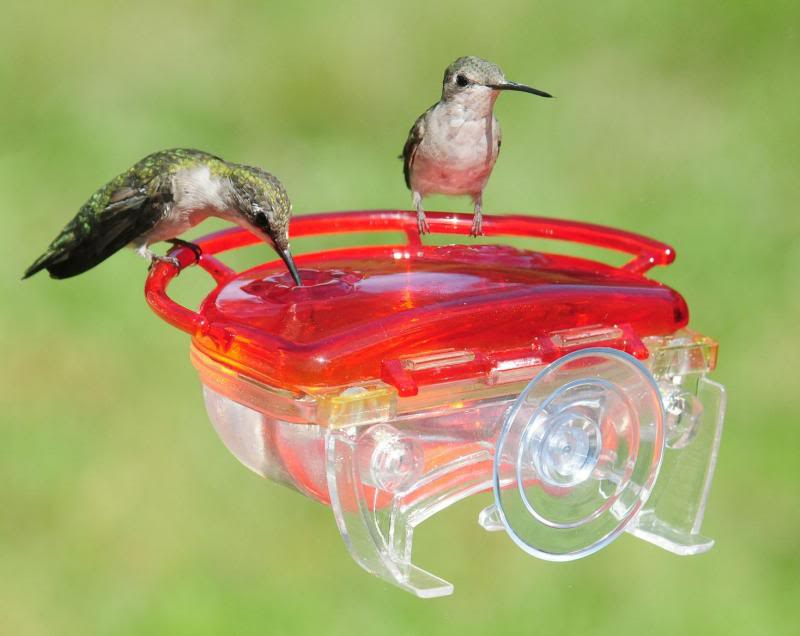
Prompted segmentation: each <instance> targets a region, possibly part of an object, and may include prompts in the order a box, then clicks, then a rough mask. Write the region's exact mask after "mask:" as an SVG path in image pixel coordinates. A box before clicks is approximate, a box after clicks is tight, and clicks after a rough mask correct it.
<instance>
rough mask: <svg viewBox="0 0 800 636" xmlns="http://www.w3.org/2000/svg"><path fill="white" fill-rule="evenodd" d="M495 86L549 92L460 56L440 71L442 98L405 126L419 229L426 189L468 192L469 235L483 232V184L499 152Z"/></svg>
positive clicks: (406, 166) (423, 229)
mask: <svg viewBox="0 0 800 636" xmlns="http://www.w3.org/2000/svg"><path fill="white" fill-rule="evenodd" d="M500 91H523V92H525V93H532V94H533V95H539V96H541V97H552V95H550V93H545V92H544V91H540V90H539V89H537V88H532V87H530V86H526V85H525V84H517V83H516V82H511V81H508V80H507V79H506V77H505V75H504V74H503V71H501V70H500V67H498V66H497V65H496V64H492V63H491V62H489V61H487V60H484V59H481V58H479V57H473V56H466V57H460V58H458V59H457V60H456V61H455V62H453V63H452V64H451V65H450V66H448V67H447V69H446V70H445V72H444V80H442V98H441V99H440V100H439V101H438V102H437V103H436V104H434V105H433V106H431V107H430V108H429V109H428V110H426V111H425V112H424V113H422V115H420V117H419V118H418V119H417V121H415V122H414V125H413V126H412V127H411V130H410V131H409V133H408V139H406V144H405V146H404V147H403V154H402V159H403V172H404V173H405V177H406V186H408V188H409V189H410V190H411V192H412V195H413V202H414V207H415V208H416V209H417V226H418V227H419V233H420V234H427V233H428V232H430V228H429V227H428V222H427V221H426V220H425V211H424V210H423V208H422V199H423V197H425V196H426V195H428V194H431V193H438V194H453V195H464V194H468V195H470V196H471V197H472V201H473V205H474V216H473V217H472V231H471V232H470V235H471V236H478V235H480V234H483V232H482V231H481V221H482V214H483V210H482V205H483V189H484V188H485V187H486V182H487V181H488V180H489V175H491V174H492V168H493V167H494V164H495V161H497V155H498V153H499V152H500V143H501V135H500V125H499V124H498V122H497V118H496V117H495V116H494V113H493V112H492V109H493V108H494V102H495V100H496V99H497V97H498V95H500Z"/></svg>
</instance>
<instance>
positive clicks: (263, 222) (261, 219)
mask: <svg viewBox="0 0 800 636" xmlns="http://www.w3.org/2000/svg"><path fill="white" fill-rule="evenodd" d="M255 219H256V225H258V227H264V228H266V227H268V226H269V219H268V218H267V215H266V214H264V212H257V213H256V216H255Z"/></svg>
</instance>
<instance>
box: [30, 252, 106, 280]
mask: <svg viewBox="0 0 800 636" xmlns="http://www.w3.org/2000/svg"><path fill="white" fill-rule="evenodd" d="M109 256H111V253H107V254H97V253H94V252H92V251H85V250H80V249H77V250H70V251H53V250H47V251H46V252H45V253H44V254H42V255H41V256H40V257H39V258H37V259H36V260H35V261H34V262H33V265H31V266H30V267H29V268H28V269H26V270H25V273H24V274H23V275H22V280H25V279H26V278H30V277H31V276H33V275H34V274H36V273H38V272H40V271H42V270H43V269H46V270H47V271H48V273H49V274H50V278H56V279H61V278H70V277H72V276H77V275H78V274H82V273H83V272H85V271H88V270H90V269H92V268H93V267H94V266H95V265H98V264H100V263H101V262H102V261H104V260H105V259H106V258H108V257H109Z"/></svg>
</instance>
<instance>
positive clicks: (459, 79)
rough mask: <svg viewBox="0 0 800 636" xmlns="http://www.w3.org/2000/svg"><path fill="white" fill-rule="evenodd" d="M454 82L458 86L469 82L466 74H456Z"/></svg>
mask: <svg viewBox="0 0 800 636" xmlns="http://www.w3.org/2000/svg"><path fill="white" fill-rule="evenodd" d="M456 84H458V85H459V86H466V85H467V84H469V80H468V79H467V76H466V75H460V74H459V75H456Z"/></svg>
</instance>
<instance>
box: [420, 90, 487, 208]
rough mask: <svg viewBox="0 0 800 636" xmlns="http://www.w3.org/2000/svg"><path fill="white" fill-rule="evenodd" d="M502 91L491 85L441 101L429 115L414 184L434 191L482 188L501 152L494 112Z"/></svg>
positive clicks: (470, 191) (424, 190)
mask: <svg viewBox="0 0 800 636" xmlns="http://www.w3.org/2000/svg"><path fill="white" fill-rule="evenodd" d="M496 98H497V94H496V92H495V91H493V90H491V89H489V88H486V87H475V88H474V89H473V90H471V91H469V92H468V93H465V94H461V95H458V96H456V97H455V98H453V99H449V100H447V101H441V102H439V103H438V104H437V105H436V106H435V107H434V108H433V109H432V110H431V111H430V112H429V113H428V116H427V118H426V122H425V133H424V136H423V138H422V141H421V142H420V145H419V148H418V149H417V152H416V154H415V156H414V162H413V165H412V167H411V188H412V190H414V191H415V192H419V193H420V194H422V195H423V196H424V195H426V194H429V193H440V194H455V195H458V194H472V195H477V194H480V192H482V191H483V188H484V186H485V185H486V182H487V180H488V179H489V175H490V174H491V173H492V168H493V167H494V164H495V161H497V155H498V152H499V141H500V126H499V124H498V122H497V119H496V118H495V117H494V115H493V113H492V107H493V106H494V102H495V99H496Z"/></svg>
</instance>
